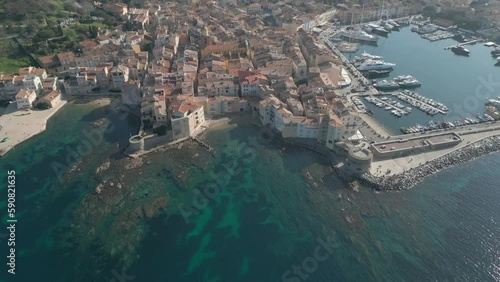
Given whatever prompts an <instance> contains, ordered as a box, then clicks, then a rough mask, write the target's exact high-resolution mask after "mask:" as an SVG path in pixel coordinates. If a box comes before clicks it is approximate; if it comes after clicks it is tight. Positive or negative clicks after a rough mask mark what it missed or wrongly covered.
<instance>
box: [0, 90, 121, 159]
mask: <svg viewBox="0 0 500 282" xmlns="http://www.w3.org/2000/svg"><path fill="white" fill-rule="evenodd" d="M111 102H112V99H111V98H99V99H95V98H78V99H75V100H72V101H66V100H62V101H61V102H60V103H59V104H58V105H56V107H54V108H50V109H47V110H33V109H32V110H18V109H17V104H16V103H11V104H9V106H7V107H6V108H0V114H1V116H0V126H1V128H0V140H2V139H4V138H5V137H9V138H10V139H9V140H7V141H6V142H2V143H0V156H3V155H5V154H6V153H7V152H8V151H10V150H12V149H13V148H14V147H15V146H17V145H18V144H20V143H22V142H24V141H26V140H28V139H29V138H31V137H33V136H35V135H37V134H40V133H42V132H44V131H45V129H46V126H47V122H48V120H49V119H50V118H51V117H52V116H53V115H54V114H55V113H57V112H58V111H59V110H60V109H61V108H62V107H63V106H64V105H66V103H75V104H87V105H96V106H97V105H101V106H106V105H109V104H111Z"/></svg>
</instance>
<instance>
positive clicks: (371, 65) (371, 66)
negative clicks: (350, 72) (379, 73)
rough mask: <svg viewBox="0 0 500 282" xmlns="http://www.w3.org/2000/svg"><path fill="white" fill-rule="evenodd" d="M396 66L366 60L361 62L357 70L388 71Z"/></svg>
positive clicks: (379, 61)
mask: <svg viewBox="0 0 500 282" xmlns="http://www.w3.org/2000/svg"><path fill="white" fill-rule="evenodd" d="M395 66H396V64H393V63H387V62H384V61H381V60H367V61H365V62H363V63H362V64H361V65H360V66H359V67H358V70H360V71H369V70H390V69H392V68H393V67H395Z"/></svg>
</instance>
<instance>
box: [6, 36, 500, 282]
mask: <svg viewBox="0 0 500 282" xmlns="http://www.w3.org/2000/svg"><path fill="white" fill-rule="evenodd" d="M402 32H404V31H401V33H402ZM393 34H394V35H393ZM393 34H391V35H389V36H390V37H389V39H390V38H391V37H392V36H394V37H396V36H398V33H393ZM389 39H388V40H389ZM437 44H441V43H439V42H438V43H437ZM387 45H388V43H387V44H386V46H387ZM444 45H446V44H444ZM436 48H439V49H442V48H440V47H439V46H438V47H436ZM472 52H473V54H472V55H471V57H470V58H456V59H457V60H463V59H468V60H472V59H473V56H474V54H475V52H474V50H472ZM446 54H447V53H446ZM451 55H452V54H451ZM397 63H398V67H399V66H400V65H402V64H401V63H399V62H397ZM410 74H414V75H415V76H416V77H417V78H418V79H422V80H424V79H423V77H419V75H417V74H416V73H410ZM455 83H457V84H458V83H462V82H461V81H460V80H456V81H455ZM464 87H465V86H464ZM443 100H444V98H443ZM102 117H106V118H107V119H109V120H110V121H111V122H112V124H113V125H114V126H115V129H114V130H113V131H111V132H110V133H106V134H104V141H103V142H100V143H98V146H93V147H92V149H91V153H90V154H88V155H87V156H85V157H83V159H82V163H81V164H80V165H78V168H77V170H76V171H74V172H73V173H71V175H70V177H63V179H62V181H59V179H58V177H57V173H56V172H55V171H54V169H53V164H54V163H55V162H58V163H64V162H65V161H66V160H65V158H66V156H67V155H68V153H67V152H68V151H70V150H71V148H78V146H79V145H80V144H82V142H83V141H84V140H88V137H87V135H88V134H86V133H85V132H89V131H91V130H92V129H93V127H92V125H91V124H90V123H91V122H92V121H95V120H98V119H99V118H102ZM135 130H137V120H136V119H134V118H133V117H130V118H126V119H123V118H120V113H115V112H113V111H108V110H103V107H101V106H99V105H89V104H68V105H66V106H65V107H64V108H63V109H61V111H60V112H59V113H57V114H56V115H55V116H54V117H53V118H52V119H51V120H50V121H49V123H48V127H47V131H46V132H45V133H44V134H42V135H39V136H36V137H34V138H32V139H31V140H29V141H27V142H25V143H23V144H21V145H19V146H18V147H17V148H16V149H14V150H13V151H11V152H9V153H8V154H7V155H6V156H5V157H4V158H2V159H0V167H1V169H2V170H3V171H4V172H3V174H2V181H3V182H4V183H6V181H7V177H6V175H7V173H6V171H7V170H9V169H15V170H16V176H17V178H16V180H17V185H16V186H17V189H16V197H17V201H16V206H17V213H16V216H17V219H18V222H17V228H16V250H17V253H16V257H17V261H16V275H15V276H11V275H8V274H7V272H6V270H7V267H6V261H5V260H6V258H5V257H6V256H7V246H6V238H5V237H4V236H2V235H5V234H6V232H5V230H6V229H4V228H2V229H1V230H0V236H2V237H0V240H1V241H2V242H1V243H0V246H1V247H0V255H1V257H3V260H4V263H3V267H2V269H3V270H2V273H1V275H0V281H30V282H31V281H50V282H58V281H74V282H80V281H82V282H91V281H104V282H110V281H114V282H118V281H119V282H122V281H136V282H143V281H144V282H149V281H155V282H156V281H166V282H167V281H176V282H198V281H211V282H215V281H220V282H223V281H224V282H226V281H227V282H234V281H248V282H256V281H259V282H276V281H288V282H298V281H324V282H331V281H500V188H499V187H500V186H499V185H498V175H499V173H500V170H499V167H500V154H492V155H488V156H484V157H482V158H480V159H478V160H475V161H472V162H469V163H467V164H464V165H460V166H457V167H454V168H451V169H448V170H445V171H443V172H440V173H438V174H436V175H434V176H432V177H429V178H427V179H425V180H424V181H423V182H421V183H420V184H419V185H417V186H416V187H414V188H412V189H411V190H409V191H403V192H397V193H384V192H381V193H376V192H374V191H372V190H370V189H368V188H366V187H362V188H361V189H360V191H359V192H353V191H351V190H349V188H347V187H346V185H344V184H343V183H342V182H341V181H340V180H339V179H338V178H337V177H335V175H334V174H332V173H331V169H330V165H329V164H328V163H327V162H326V161H325V160H324V159H322V158H321V157H320V156H318V155H316V154H313V153H311V152H309V151H304V150H299V149H295V148H293V147H283V146H282V144H279V142H277V141H272V142H270V143H267V142H260V141H259V139H258V138H256V137H257V136H258V131H257V129H256V128H254V127H252V126H240V127H237V126H235V125H231V126H228V127H221V128H218V129H212V130H210V131H209V132H208V133H206V135H205V136H203V139H204V140H205V141H206V142H207V143H209V144H211V145H212V146H213V147H214V148H215V156H211V155H210V154H209V153H206V152H205V151H203V150H202V149H198V150H195V151H193V150H191V151H187V153H186V154H185V156H184V155H183V156H181V157H180V156H178V155H176V154H177V153H178V152H182V150H187V149H186V146H188V144H185V145H183V146H182V147H179V148H178V147H176V148H173V149H171V150H167V151H161V152H156V153H154V154H151V155H148V156H147V157H145V158H143V165H142V166H141V167H136V168H133V167H131V166H128V165H130V163H131V161H129V160H125V159H123V156H122V155H121V154H120V151H121V150H122V149H123V148H124V146H125V145H126V141H127V139H128V138H129V136H130V134H131V133H132V134H133V132H134V131H135ZM107 160H110V161H111V166H110V168H109V169H107V170H106V171H105V172H104V173H102V174H98V175H96V169H97V168H98V167H99V166H101V165H102V164H103V163H104V162H106V161H107ZM115 164H124V165H120V166H115ZM185 176H188V177H185ZM117 179H121V180H119V181H118V180H117ZM103 180H107V181H108V182H109V181H113V182H114V186H113V187H114V188H113V189H115V190H113V191H115V192H116V193H117V195H119V197H115V198H112V200H109V198H107V200H106V199H105V198H101V200H96V199H98V198H97V197H96V193H95V187H96V186H97V185H98V183H100V182H102V181H103ZM118 182H120V184H121V185H122V187H121V188H120V189H116V186H117V183H118ZM5 186H6V185H2V186H0V187H1V190H0V193H2V194H3V196H2V197H0V199H1V201H0V210H2V213H1V215H2V221H3V223H2V224H3V225H4V226H6V223H5V222H6V200H5V199H6V193H7V191H6V189H5ZM107 189H112V188H107ZM115 192H114V193H115ZM166 198H168V201H167V202H166V203H165V202H164V201H163V199H166ZM102 199H105V200H102ZM153 203H154V205H153ZM2 230H3V231H2Z"/></svg>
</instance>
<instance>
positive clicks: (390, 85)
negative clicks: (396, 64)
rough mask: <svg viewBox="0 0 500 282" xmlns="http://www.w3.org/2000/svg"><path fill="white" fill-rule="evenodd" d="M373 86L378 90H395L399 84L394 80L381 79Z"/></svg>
mask: <svg viewBox="0 0 500 282" xmlns="http://www.w3.org/2000/svg"><path fill="white" fill-rule="evenodd" d="M373 87H375V88H376V89H379V90H396V89H398V88H399V84H398V83H397V82H395V81H394V80H385V79H384V80H381V81H379V82H377V83H375V84H373Z"/></svg>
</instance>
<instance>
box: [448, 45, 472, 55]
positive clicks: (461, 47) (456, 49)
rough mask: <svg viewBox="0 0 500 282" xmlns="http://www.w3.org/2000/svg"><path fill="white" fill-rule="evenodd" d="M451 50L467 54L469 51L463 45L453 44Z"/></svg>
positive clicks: (458, 53) (459, 53)
mask: <svg viewBox="0 0 500 282" xmlns="http://www.w3.org/2000/svg"><path fill="white" fill-rule="evenodd" d="M451 51H453V53H455V54H457V55H463V56H469V54H470V51H469V50H468V49H466V48H465V47H463V46H453V47H451Z"/></svg>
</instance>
